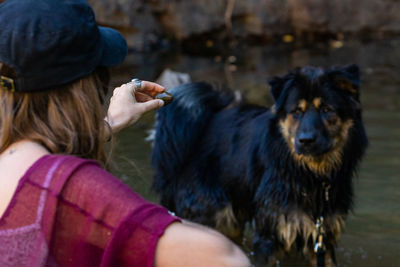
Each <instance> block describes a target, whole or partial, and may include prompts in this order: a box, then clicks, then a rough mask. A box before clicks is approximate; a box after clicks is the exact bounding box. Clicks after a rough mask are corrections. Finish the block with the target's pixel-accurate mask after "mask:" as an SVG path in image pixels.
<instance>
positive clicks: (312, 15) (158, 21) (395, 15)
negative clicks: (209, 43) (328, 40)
mask: <svg viewBox="0 0 400 267" xmlns="http://www.w3.org/2000/svg"><path fill="white" fill-rule="evenodd" d="M88 1H89V3H90V4H91V5H92V7H93V8H94V10H95V13H96V18H97V20H98V22H99V23H100V24H103V25H108V26H112V27H115V28H117V29H119V30H120V31H122V32H123V34H124V35H125V36H126V38H127V40H128V44H129V46H130V47H132V48H135V49H138V50H147V49H148V48H149V47H150V48H151V47H152V46H155V45H157V44H158V43H159V42H160V41H162V40H163V39H165V38H168V39H172V40H178V41H182V40H186V39H190V38H193V37H196V36H199V35H209V34H210V33H213V34H215V33H216V32H224V31H226V26H228V29H229V28H230V25H232V29H231V33H232V34H233V35H234V36H236V37H237V38H241V39H245V38H247V37H248V36H257V37H260V38H266V37H273V36H282V35H285V34H293V35H297V36H298V35H301V34H302V33H307V34H309V33H311V34H314V33H315V34H336V33H350V34H358V33H368V32H371V33H382V32H383V33H384V32H390V33H399V32H400V2H399V1H398V0H379V1H377V0H331V1H321V0H246V1H244V0H220V1H215V0H157V1H156V0H151V1H146V0H88ZM228 4H229V5H231V6H230V7H233V9H232V12H229V11H230V10H229V9H227V7H228ZM227 10H228V11H227ZM267 39H268V38H267Z"/></svg>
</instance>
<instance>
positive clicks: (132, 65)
mask: <svg viewBox="0 0 400 267" xmlns="http://www.w3.org/2000/svg"><path fill="white" fill-rule="evenodd" d="M229 56H234V57H231V58H229ZM349 63H357V64H359V65H360V67H361V69H362V80H363V83H362V102H363V106H364V120H365V124H366V129H367V133H368V136H369V139H370V147H369V149H368V151H367V156H366V157H365V159H364V161H363V162H362V166H361V168H360V171H359V178H358V179H356V181H355V196H356V198H355V209H354V213H353V214H351V215H350V216H349V218H348V219H347V223H346V231H345V233H344V234H343V235H342V237H341V239H340V243H339V245H338V249H337V257H338V262H339V266H365V267H369V266H371V267H372V266H400V255H399V251H400V174H399V173H400V123H399V122H400V40H389V41H381V42H369V43H359V42H352V43H345V45H344V46H343V47H341V48H339V49H334V48H331V47H329V46H325V45H318V44H316V45H314V46H313V47H312V48H294V47H292V46H290V45H283V46H272V45H271V46H267V47H252V48H242V49H238V50H237V51H234V52H233V53H232V54H223V53H222V54H221V55H215V54H214V55H211V56H207V57H201V56H190V55H184V54H180V53H177V52H164V53H157V54H146V55H143V54H142V55H135V54H131V55H130V56H129V58H128V60H127V61H126V63H125V64H124V65H123V66H121V67H119V68H117V69H114V70H113V74H114V80H113V83H114V84H120V83H123V82H126V81H128V80H130V79H131V78H132V76H133V75H134V76H136V77H140V78H142V79H148V80H154V79H155V78H156V77H157V76H158V75H159V74H160V73H161V71H162V70H163V69H165V68H171V69H173V70H176V71H180V72H186V73H189V74H190V75H191V77H192V78H193V80H206V81H208V82H214V83H216V84H219V85H223V84H228V85H229V87H231V88H232V89H234V90H240V91H242V92H243V93H244V94H245V96H246V97H247V99H248V100H249V101H250V102H253V103H257V104H261V105H269V104H270V103H271V98H270V96H269V91H268V86H267V82H266V81H267V78H269V77H272V76H274V75H281V74H284V73H285V72H286V71H287V70H288V69H291V68H293V67H296V66H303V65H319V66H325V67H327V66H331V65H342V64H349ZM152 122H153V117H152V114H149V115H148V116H145V117H144V118H143V119H142V120H141V121H140V122H138V123H137V124H136V125H135V126H133V127H132V128H131V129H127V130H125V131H124V132H122V133H121V134H120V135H119V137H118V143H117V145H116V147H115V154H114V159H115V162H116V167H115V173H116V174H117V175H118V176H119V177H121V178H122V179H123V180H124V181H126V182H127V183H129V184H130V185H131V186H132V187H133V188H134V189H135V190H136V191H138V192H140V193H141V194H142V195H144V196H145V197H146V198H148V199H151V200H153V201H157V197H156V196H155V195H154V194H152V192H151V190H150V185H151V179H152V172H151V168H150V165H149V155H150V149H151V148H150V144H148V143H145V142H144V138H145V136H146V134H147V133H146V131H147V130H148V129H149V128H151V126H152ZM280 266H299V265H298V264H297V263H296V264H295V263H294V261H289V262H284V263H281V264H280Z"/></svg>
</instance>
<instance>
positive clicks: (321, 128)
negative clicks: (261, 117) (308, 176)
mask: <svg viewBox="0 0 400 267" xmlns="http://www.w3.org/2000/svg"><path fill="white" fill-rule="evenodd" d="M359 84H360V73H359V68H358V66H356V65H349V66H344V67H334V68H332V69H328V70H324V69H322V68H315V67H303V68H298V69H295V70H293V71H292V72H290V73H289V74H287V75H285V76H283V77H275V78H273V79H272V80H271V81H270V86H271V93H272V95H273V97H274V100H275V105H274V107H273V111H274V112H275V113H276V116H277V118H278V120H279V125H280V131H281V133H282V136H283V137H284V139H285V141H286V143H287V145H288V147H289V149H290V151H291V153H292V155H293V157H294V158H295V160H297V161H298V162H299V163H300V164H302V165H303V166H305V167H308V168H309V169H310V170H311V171H314V172H316V173H318V174H320V175H328V174H329V173H330V172H331V171H332V170H333V169H335V168H337V167H339V166H340V165H341V163H342V152H343V148H344V146H345V144H346V142H347V140H348V136H349V130H350V129H351V128H352V127H353V124H354V121H355V120H361V115H360V114H361V113H360V109H361V105H360V101H359Z"/></svg>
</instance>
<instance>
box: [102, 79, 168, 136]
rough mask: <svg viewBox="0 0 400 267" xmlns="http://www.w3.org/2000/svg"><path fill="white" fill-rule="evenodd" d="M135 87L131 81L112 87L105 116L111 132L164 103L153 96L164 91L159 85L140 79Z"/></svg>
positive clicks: (133, 121) (129, 123)
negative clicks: (138, 85)
mask: <svg viewBox="0 0 400 267" xmlns="http://www.w3.org/2000/svg"><path fill="white" fill-rule="evenodd" d="M136 87H137V86H136V85H135V84H134V83H133V82H129V83H126V84H123V85H121V86H120V87H117V88H115V89H114V92H113V96H112V97H111V99H110V106H109V108H108V111H107V117H106V118H105V121H106V122H107V123H108V124H109V125H110V126H111V129H112V133H117V132H119V131H120V130H122V129H123V128H125V127H128V126H130V125H132V124H133V123H135V122H136V121H138V120H139V118H140V117H141V116H142V115H143V114H144V113H146V112H148V111H150V110H154V109H157V108H159V107H162V106H163V105H164V102H163V101H162V100H160V99H154V98H153V97H155V96H156V95H158V94H160V93H163V92H165V88H164V87H162V86H161V85H159V84H156V83H153V82H148V81H142V85H141V88H140V89H136V90H135V88H136Z"/></svg>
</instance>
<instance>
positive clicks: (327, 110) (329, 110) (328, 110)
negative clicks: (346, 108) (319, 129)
mask: <svg viewBox="0 0 400 267" xmlns="http://www.w3.org/2000/svg"><path fill="white" fill-rule="evenodd" d="M322 112H323V113H325V114H327V113H331V112H333V109H332V108H331V107H328V106H325V107H323V108H322Z"/></svg>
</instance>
